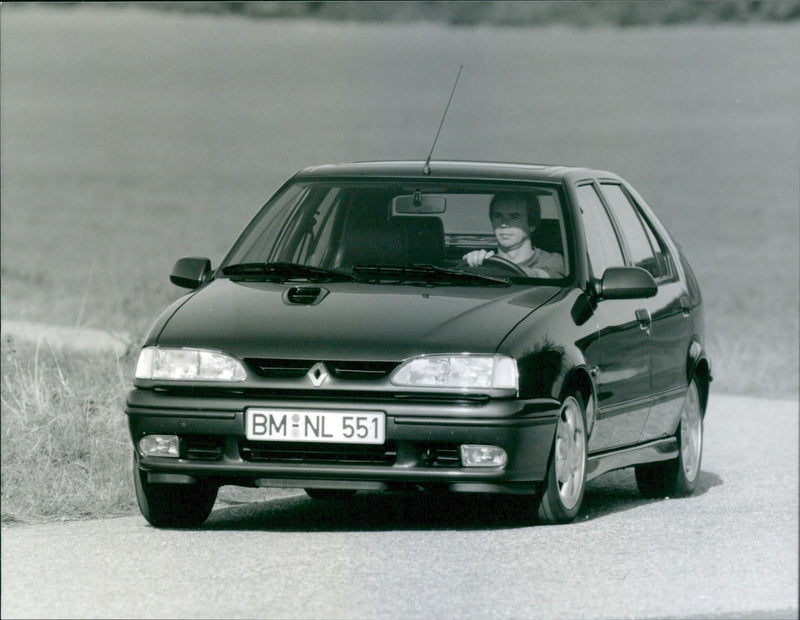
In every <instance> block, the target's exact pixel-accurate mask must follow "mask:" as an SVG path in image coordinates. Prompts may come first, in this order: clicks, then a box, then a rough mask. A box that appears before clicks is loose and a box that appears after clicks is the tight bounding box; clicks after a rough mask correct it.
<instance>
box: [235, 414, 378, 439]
mask: <svg viewBox="0 0 800 620" xmlns="http://www.w3.org/2000/svg"><path fill="white" fill-rule="evenodd" d="M245 436H246V437H247V438H248V439H250V440H253V441H309V442H325V443H368V444H382V443H383V442H384V441H385V440H386V421H385V415H384V414H383V413H382V412H378V411H318V410H310V409H248V410H247V411H246V412H245Z"/></svg>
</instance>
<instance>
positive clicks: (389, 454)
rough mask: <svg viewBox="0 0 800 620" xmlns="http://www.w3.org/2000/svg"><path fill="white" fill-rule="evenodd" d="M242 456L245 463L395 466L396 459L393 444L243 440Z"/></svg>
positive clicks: (241, 442) (240, 451)
mask: <svg viewBox="0 0 800 620" xmlns="http://www.w3.org/2000/svg"><path fill="white" fill-rule="evenodd" d="M239 453H240V455H241V457H242V459H244V460H245V461H250V462H257V463H293V464H296V463H308V464H316V465H393V464H394V462H395V460H396V459H397V447H396V446H395V444H393V443H386V444H383V445H379V446H371V445H344V444H314V443H293V442H257V441H240V442H239Z"/></svg>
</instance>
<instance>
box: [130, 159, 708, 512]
mask: <svg viewBox="0 0 800 620" xmlns="http://www.w3.org/2000/svg"><path fill="white" fill-rule="evenodd" d="M171 280H172V282H173V283H175V284H177V285H179V286H182V287H186V288H189V289H192V291H191V292H190V293H189V294H187V295H186V296H184V297H182V298H180V299H178V300H177V301H176V302H174V303H173V304H172V305H171V306H170V307H169V308H168V309H167V310H166V311H165V312H164V313H163V314H162V315H161V317H160V318H159V319H158V320H157V321H156V322H155V324H154V325H153V327H152V329H151V330H150V332H149V334H148V335H147V337H146V340H145V342H144V343H143V347H142V350H141V352H140V355H139V359H138V363H137V367H136V377H135V383H134V389H133V390H132V391H130V392H129V393H128V396H127V404H126V409H125V412H126V413H127V415H128V420H129V426H130V433H131V437H132V439H133V445H134V467H133V472H134V481H135V486H136V494H137V498H138V501H139V506H140V508H141V511H142V514H143V515H144V516H145V518H146V519H147V520H148V521H149V522H150V523H151V524H153V525H155V526H166V527H189V526H196V525H199V524H201V523H202V522H203V521H204V520H205V519H206V518H207V517H208V515H209V513H210V511H211V508H212V506H213V504H214V501H215V498H216V495H217V490H218V488H219V487H220V486H221V485H227V484H230V485H242V486H250V487H253V486H255V487H271V486H277V487H299V488H303V489H305V490H306V491H307V493H308V494H309V495H310V496H311V497H313V498H318V499H333V498H338V499H344V498H347V497H349V496H350V495H351V494H353V493H355V492H356V491H358V490H412V489H413V490H437V491H443V490H449V491H456V492H489V493H515V494H520V495H521V496H522V497H521V498H520V501H521V502H527V504H528V505H529V506H532V507H536V509H537V513H538V517H539V519H540V520H541V521H542V522H545V523H563V522H568V521H571V520H572V519H574V518H575V516H576V515H577V513H578V511H579V509H580V506H581V502H582V499H583V495H584V489H585V486H586V481H587V480H590V479H592V478H594V477H595V476H598V475H600V474H602V473H604V472H607V471H610V470H612V469H620V468H624V467H631V466H634V467H635V471H636V481H637V483H638V486H639V488H640V490H641V491H642V493H643V494H644V495H646V496H648V497H656V496H667V495H670V496H675V495H685V494H688V493H691V492H692V491H693V490H694V488H695V485H696V482H697V478H698V473H699V471H700V459H701V451H702V437H703V416H704V412H705V407H706V402H707V400H708V390H709V382H710V380H711V373H710V364H709V360H708V357H707V354H706V351H705V348H704V342H703V314H702V305H701V296H700V290H699V288H698V285H697V282H696V280H695V278H694V276H693V274H692V271H691V269H690V267H689V264H688V263H687V261H686V258H685V257H684V255H683V253H682V251H681V249H680V248H679V247H678V246H677V245H676V244H675V243H674V242H673V240H672V239H671V238H670V236H669V235H668V233H667V231H666V230H665V229H664V227H663V226H662V225H661V223H660V222H659V221H658V219H657V218H656V217H655V215H654V214H653V212H652V211H651V209H650V208H649V207H648V206H647V204H645V202H644V200H643V199H642V198H641V197H640V196H639V194H638V193H637V192H636V191H635V190H634V189H633V188H632V187H631V186H630V185H629V184H628V183H626V182H625V181H624V180H622V179H621V178H620V177H618V176H616V175H614V174H611V173H608V172H603V171H598V170H590V169H585V168H569V167H555V166H537V165H522V164H497V163H469V162H449V161H448V162H446V161H439V162H432V163H430V165H429V166H428V165H424V164H423V162H373V163H357V164H342V165H329V166H319V167H314V168H308V169H306V170H303V171H301V172H299V173H297V174H296V175H295V176H293V177H292V178H291V179H290V180H289V181H287V182H286V183H285V184H284V185H283V186H282V187H281V188H280V190H279V191H278V192H277V193H276V194H275V195H274V196H273V197H272V198H271V199H270V200H269V201H268V202H267V204H266V205H265V206H264V207H263V208H262V209H261V211H260V212H259V213H258V214H257V215H256V216H255V218H253V220H252V221H251V222H250V224H249V225H248V226H247V228H246V229H245V230H244V232H243V233H242V234H241V236H240V237H239V238H238V240H236V242H235V243H234V244H233V246H232V247H231V249H230V250H229V251H228V253H227V255H226V256H225V257H224V259H223V260H222V263H221V264H220V265H219V266H218V267H216V268H215V269H212V267H211V264H210V261H209V260H208V259H205V258H184V259H181V260H179V261H178V262H177V263H176V264H175V267H174V269H173V272H172V275H171Z"/></svg>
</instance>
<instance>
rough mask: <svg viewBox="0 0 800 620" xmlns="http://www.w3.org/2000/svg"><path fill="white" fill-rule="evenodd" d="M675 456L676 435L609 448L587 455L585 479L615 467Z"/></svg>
mask: <svg viewBox="0 0 800 620" xmlns="http://www.w3.org/2000/svg"><path fill="white" fill-rule="evenodd" d="M675 458H678V439H677V438H676V437H667V438H665V439H657V440H655V441H650V442H648V443H645V444H642V445H640V446H633V447H630V448H623V449H621V450H609V451H608V452H603V453H601V454H593V455H590V456H589V458H588V467H587V469H586V479H587V480H592V479H593V478H597V476H600V475H601V474H605V473H606V472H609V471H613V470H615V469H624V468H625V467H631V466H632V465H640V464H642V463H652V462H653V461H668V460H670V459H675Z"/></svg>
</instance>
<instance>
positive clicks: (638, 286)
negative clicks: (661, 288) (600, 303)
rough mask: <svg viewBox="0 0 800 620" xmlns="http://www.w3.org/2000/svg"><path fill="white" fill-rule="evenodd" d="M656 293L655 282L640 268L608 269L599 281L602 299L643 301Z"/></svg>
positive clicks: (647, 272)
mask: <svg viewBox="0 0 800 620" xmlns="http://www.w3.org/2000/svg"><path fill="white" fill-rule="evenodd" d="M656 293H658V286H656V281H655V280H653V276H652V275H650V272H649V271H645V270H644V269H642V268H641V267H609V268H608V269H606V270H605V273H603V279H602V280H601V281H600V290H599V294H600V297H601V298H602V299H643V298H645V297H655V295H656Z"/></svg>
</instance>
